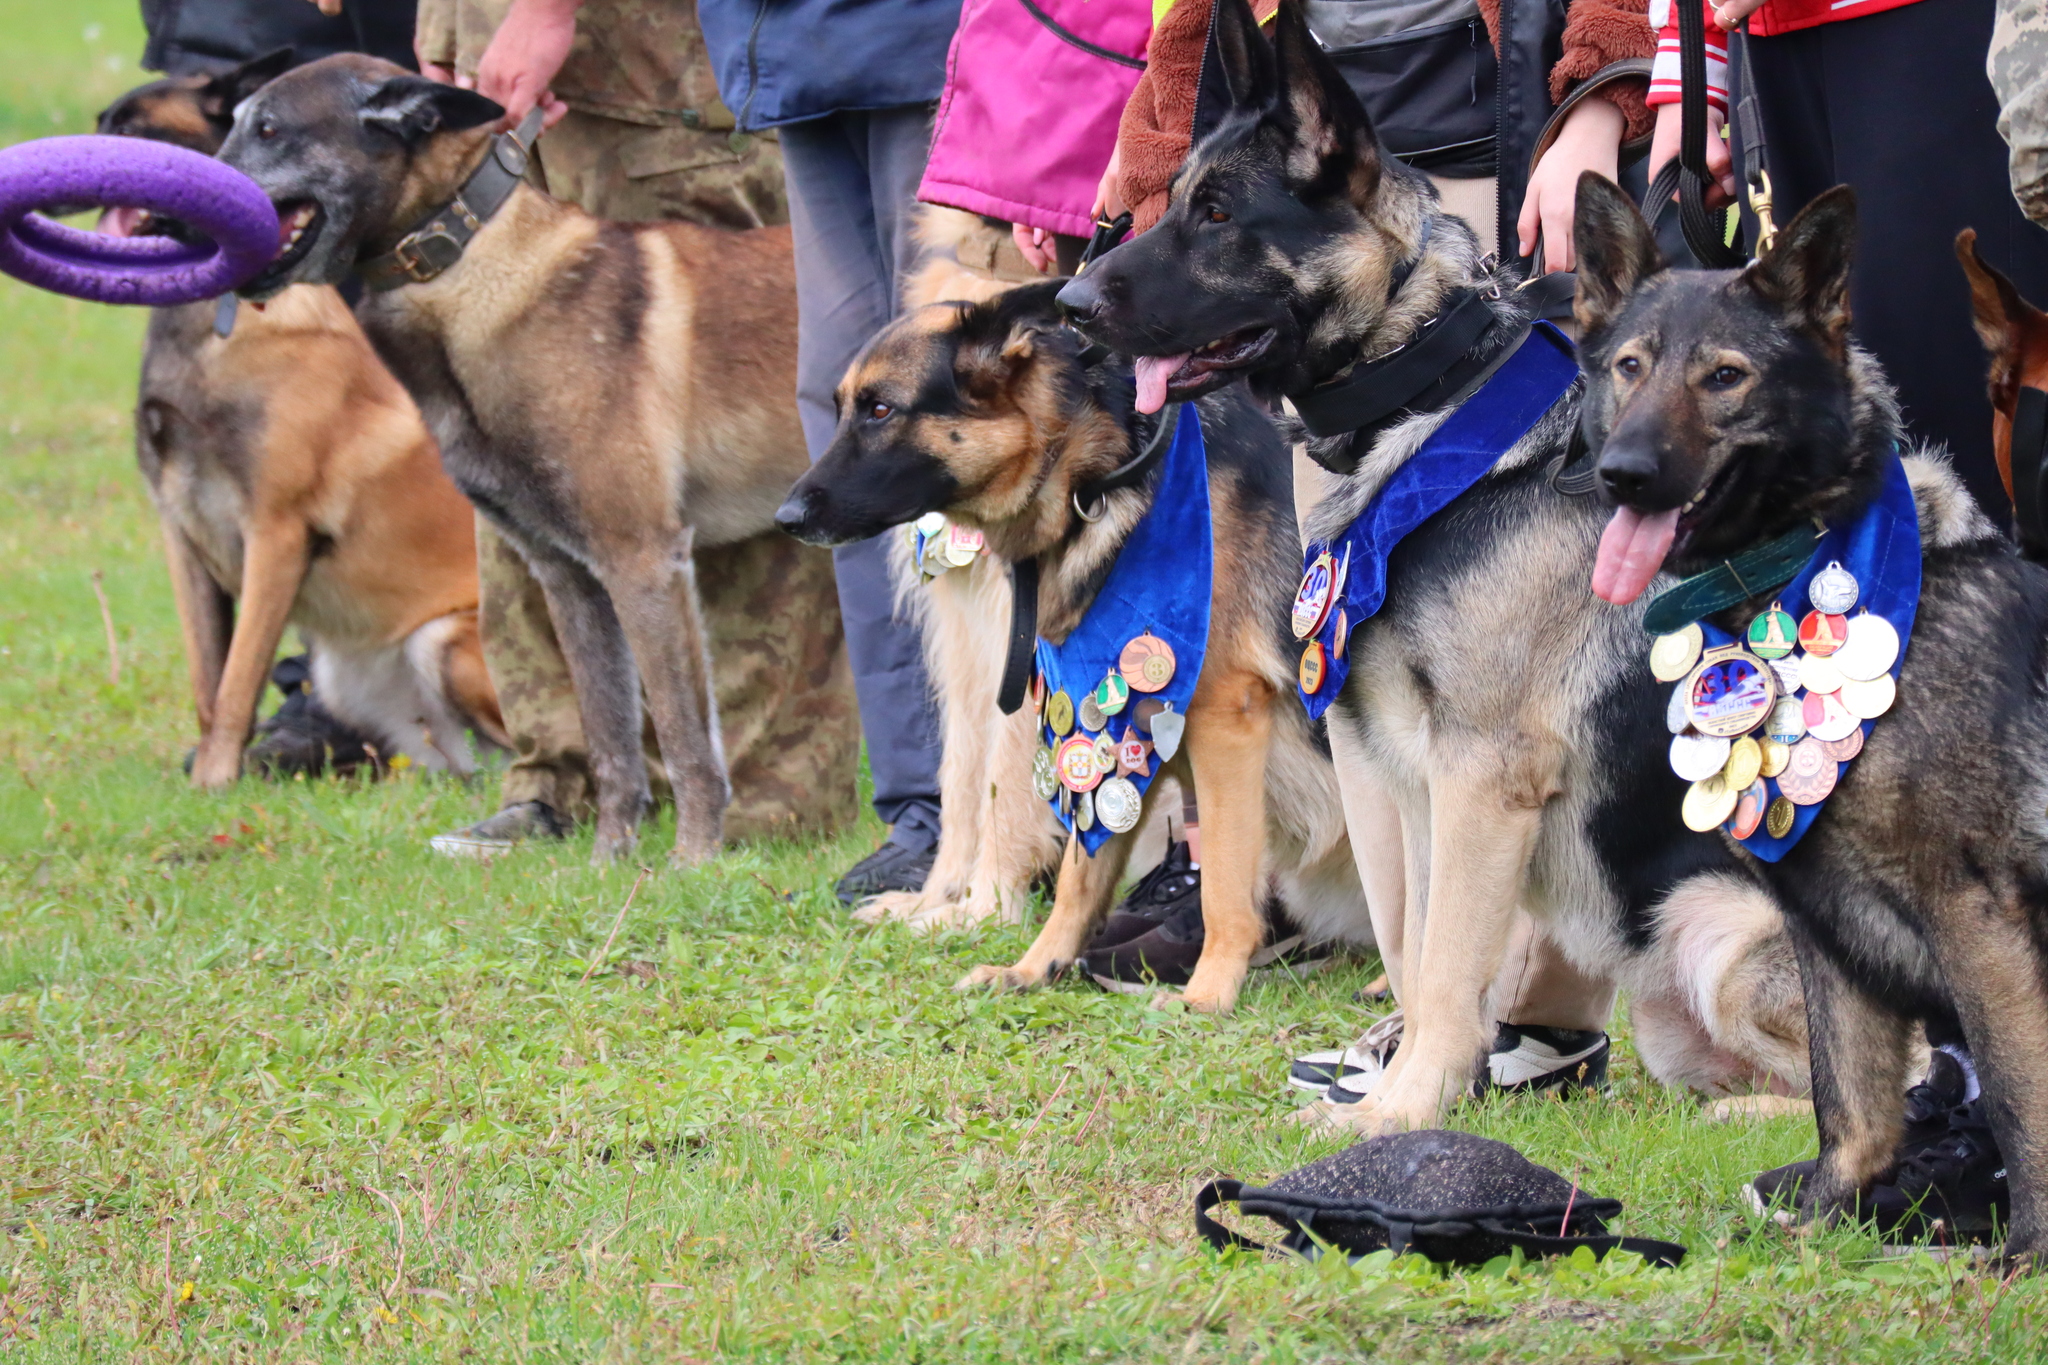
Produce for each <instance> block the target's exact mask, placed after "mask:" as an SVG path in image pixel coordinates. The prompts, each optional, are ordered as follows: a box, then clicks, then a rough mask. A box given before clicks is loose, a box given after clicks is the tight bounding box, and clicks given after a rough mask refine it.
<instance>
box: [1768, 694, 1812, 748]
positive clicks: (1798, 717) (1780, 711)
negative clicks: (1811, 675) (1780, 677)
mask: <svg viewBox="0 0 2048 1365" xmlns="http://www.w3.org/2000/svg"><path fill="white" fill-rule="evenodd" d="M1764 734H1765V735H1766V736H1767V737H1769V738H1771V739H1775V740H1776V741H1778V743H1780V744H1797V743H1798V742H1799V741H1800V740H1802V739H1805V738H1806V708H1805V706H1804V705H1803V704H1802V703H1801V702H1800V700H1799V698H1797V697H1780V698H1778V704H1777V705H1776V706H1773V707H1772V708H1771V717H1770V719H1769V720H1767V721H1765V722H1764Z"/></svg>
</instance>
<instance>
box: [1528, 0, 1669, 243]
mask: <svg viewBox="0 0 2048 1365" xmlns="http://www.w3.org/2000/svg"><path fill="white" fill-rule="evenodd" d="M1680 2H1681V3H1683V0H1680ZM1659 126H1660V127H1661V126H1662V125H1661V124H1660V125H1659ZM1626 127H1627V120H1625V119H1624V118H1623V117H1622V115H1621V110H1619V109H1617V108H1615V107H1614V105H1612V104H1610V103H1609V102H1608V101H1606V100H1604V99H1601V98H1599V97H1598V96H1592V97H1589V98H1587V99H1585V100H1582V101H1581V102H1580V103H1579V106H1578V107H1577V108H1576V109H1573V110H1572V111H1571V113H1569V114H1567V115H1566V116H1565V120H1564V127H1562V128H1560V129H1558V130H1557V141H1555V142H1553V143H1551V144H1550V149H1549V150H1548V151H1546V152H1544V153H1543V159H1542V160H1541V161H1538V162H1537V163H1536V170H1535V172H1534V173H1533V174H1532V175H1530V177H1529V191H1528V193H1527V194H1525V195H1524V196H1523V197H1522V213H1521V216H1520V217H1519V218H1518V219H1517V220H1516V222H1515V234H1516V238H1517V241H1516V246H1515V254H1516V255H1518V256H1527V255H1529V254H1530V253H1532V252H1534V251H1535V250H1536V241H1537V237H1538V235H1539V234H1540V235H1541V237H1542V241H1543V269H1544V270H1545V272H1549V271H1552V270H1570V269H1572V268H1573V267H1574V266H1575V265H1576V264H1577V262H1576V261H1575V260H1574V259H1573V256H1572V213H1573V210H1574V209H1575V208H1576V207H1577V202H1578V194H1579V173H1580V172H1581V171H1598V172H1600V174H1602V175H1604V176H1606V177H1607V178H1608V179H1609V180H1612V179H1614V177H1615V172H1616V169H1617V168H1618V166H1619V163H1620V160H1621V134H1622V131H1623V130H1624V129H1625V128H1626Z"/></svg>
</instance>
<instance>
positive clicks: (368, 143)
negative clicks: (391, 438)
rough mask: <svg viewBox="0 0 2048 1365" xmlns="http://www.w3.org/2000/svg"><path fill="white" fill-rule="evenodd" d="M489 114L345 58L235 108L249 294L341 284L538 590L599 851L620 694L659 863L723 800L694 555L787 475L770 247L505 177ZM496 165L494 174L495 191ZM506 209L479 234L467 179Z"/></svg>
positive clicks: (761, 522) (786, 408) (718, 830)
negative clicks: (578, 735)
mask: <svg viewBox="0 0 2048 1365" xmlns="http://www.w3.org/2000/svg"><path fill="white" fill-rule="evenodd" d="M503 116H504V111H503V110H502V109H501V108H499V106H498V105H497V104H495V103H493V102H492V101H490V100H488V99H485V98H484V97H483V96H481V95H478V94H476V93H474V92H472V91H468V90H461V89H458V88H456V87H454V86H448V85H442V84H439V83H437V82H435V81H431V80H427V79H425V78H423V77H420V76H415V75H412V74H410V73H408V72H406V71H403V70H401V69H400V68H398V67H396V66H393V65H391V64H390V63H388V62H382V61H378V60H377V59H375V58H372V57H364V56H359V55H355V54H342V55H338V56H333V57H328V58H324V59H322V60H321V61H318V62H314V63H311V64H310V65H307V66H303V67H300V68H298V69H297V70H295V71H291V72H289V73H287V74H286V75H284V76H281V77H279V78H278V79H277V80H275V81H273V82H271V83H270V84H269V85H266V86H265V87H263V89H261V90H260V91H258V92H257V93H256V94H255V95H254V96H252V97H251V98H249V99H248V100H246V101H244V102H243V103H242V105H241V106H240V107H239V108H238V109H237V110H236V113H235V127H234V131H233V132H232V133H231V134H230V135H229V136H228V140H227V143H226V145H225V146H224V147H223V148H222V149H221V159H222V160H223V161H225V162H226V163H227V164H229V165H231V166H233V167H235V168H236V169H238V170H241V171H243V172H245V173H246V174H248V175H250V176H251V177H253V178H254V179H255V180H256V182H257V183H258V184H259V185H261V186H263V188H264V190H265V191H266V192H267V193H268V194H269V195H270V197H271V198H272V200H273V201H275V202H276V204H277V205H278V209H279V213H280V215H281V218H282V222H283V228H282V232H283V234H284V236H283V238H282V240H281V241H280V247H281V248H282V250H281V253H280V255H279V256H278V259H277V260H276V261H275V262H274V263H273V264H272V265H271V266H270V267H269V268H268V269H267V270H266V271H265V272H264V273H263V274H262V275H261V276H259V277H258V278H257V279H255V280H254V281H252V282H250V283H249V284H247V285H245V286H244V287H243V291H242V292H243V293H244V295H245V296H247V297H250V298H256V299H262V298H267V297H270V296H271V295H274V294H275V293H276V292H277V291H279V290H280V289H282V288H284V287H285V286H286V285H287V284H290V283H292V282H294V281H319V282H323V283H332V282H335V281H338V280H341V279H343V278H345V277H346V276H347V275H348V274H349V273H350V272H351V271H354V270H357V269H358V268H359V267H360V268H361V269H362V270H363V271H364V272H365V273H366V275H367V276H371V277H373V283H375V282H377V281H378V280H381V281H382V282H383V283H385V284H390V285H393V286H395V287H390V288H388V289H385V290H384V292H379V293H373V294H371V295H370V296H369V297H367V298H366V299H365V300H364V302H363V304H362V305H361V307H360V309H359V312H358V316H359V317H360V318H361V320H362V323H363V327H364V330H365V331H366V332H367V333H368V335H369V337H370V340H371V342H372V343H373V344H374V345H375V346H376V347H377V350H378V352H379V354H381V355H382V356H383V357H384V359H385V362H386V363H387V364H389V365H390V366H391V369H392V371H393V373H395V374H397V375H398V376H399V378H400V379H401V381H403V382H404V384H405V385H406V386H407V388H408V389H409V390H410V391H411V393H412V396H413V398H414V401H416V402H417V403H418V404H419V407H420V410H421V412H422V413H424V414H425V416H426V420H427V425H428V428H429V429H430V430H431V431H432V432H433V433H434V435H435V438H436V439H437V440H438V441H439V442H440V445H441V458H442V461H443V463H444V464H445V465H446V466H447V468H448V472H449V474H450V475H451V476H453V478H454V480H455V484H456V486H457V487H458V488H460V489H461V490H462V492H463V493H464V494H466V495H467V496H468V497H469V499H470V501H471V502H473V503H475V504H476V506H477V507H478V508H479V509H480V510H481V511H482V512H483V513H484V515H485V516H487V517H489V518H490V519H491V521H492V523H493V525H495V526H496V527H497V528H498V529H499V530H500V531H501V532H502V533H503V534H504V536H505V538H506V540H507V541H508V542H509V543H511V544H512V545H513V546H514V547H515V548H516V549H517V550H518V551H519V553H520V554H521V555H523V556H524V557H525V559H526V561H527V563H528V565H529V566H530V567H531V569H532V571H533V575H534V577H535V579H536V580H537V581H538V582H539V583H540V585H541V587H542V590H543V592H544V593H545V594H546V597H547V602H548V610H549V614H550V615H551V617H552V618H553V621H554V625H555V630H556V632H557V634H558V635H559V637H560V639H561V641H562V645H563V651H564V653H565V655H566V656H567V659H568V663H569V669H570V673H571V676H572V678H573V679H574V682H575V687H576V698H577V704H578V707H579V709H580V710H581V713H582V718H583V729H584V734H585V737H586V739H587V741H588V743H589V746H590V753H591V766H592V769H593V771H594V774H595V776H596V780H597V847H596V856H597V857H598V858H599V859H607V858H612V857H616V856H619V855H621V854H623V853H624V852H625V851H626V850H627V849H629V848H630V847H631V846H632V844H633V842H634V839H635V832H636V828H637V825H638V823H639V820H640V817H641V815H642V813H643V812H644V811H645V809H646V808H647V805H648V785H647V778H646V771H645V769H644V767H643V764H642V760H641V757H640V748H639V746H640V733H641V724H642V719H641V694H642V691H643V689H644V692H645V695H646V704H647V707H648V709H649V711H650V712H651V714H652V717H653V721H654V729H655V734H656V736H657V738H658V740H659V742H660V745H661V753H662V760H663V763H664V765H665V766H666V768H667V771H668V775H669V779H670V783H671V785H672V786H673V788H674V790H675V797H676V842H675V849H674V855H673V856H674V857H675V858H676V859H677V860H678V861H683V862H688V861H693V860H698V859H703V858H707V857H710V856H711V855H712V854H713V853H715V852H716V851H717V849H718V847H719V844H720V841H721V837H722V828H723V819H724V812H725V807H726V804H727V799H728V796H729V781H728V778H727V774H726V767H725V759H724V755H723V753H722V751H721V749H720V741H719V728H718V724H717V717H716V715H715V714H714V706H715V703H714V701H713V698H712V693H711V687H710V676H709V664H708V659H707V656H706V646H705V635H704V627H703V622H702V620H701V616H700V612H699V610H698V607H697V598H696V589H695V580H694V568H693V565H692V561H691V554H692V552H693V551H694V550H696V549H703V548H708V547H712V546H718V545H725V544H730V543H732V542H735V541H739V540H743V539H746V538H747V537H750V536H754V535H758V534H761V533H763V532H765V531H767V530H768V529H769V528H770V527H771V526H772V525H773V521H772V518H773V515H774V512H775V508H776V506H777V505H778V504H779V503H780V502H781V501H782V498H783V496H784V494H786V493H787V492H788V490H789V486H790V484H791V483H793V482H795V480H796V478H797V476H798V475H800V474H801V473H803V471H804V469H805V468H806V464H807V462H806V459H805V452H804V442H803V434H802V432H801V430H800V429H799V427H798V425H797V415H796V405H795V402H794V399H793V395H794V393H795V363H796V289H795V282H794V276H793V272H792V266H791V256H790V237H789V230H788V229H787V228H761V229H756V230H753V231H748V232H724V231H717V230H713V229H708V228H701V227H696V226H693V225H690V224H684V223H611V222H603V221H600V220H598V219H595V218H593V217H591V216H590V215H589V214H587V213H584V212H583V211H581V210H580V209H577V208H575V207H573V206H572V205H569V204H564V203H561V202H558V201H556V200H554V199H551V198H549V197H548V196H547V195H545V194H543V193H542V192H540V191H539V190H537V189H535V188H533V187H532V186H531V185H530V184H527V183H525V182H524V181H516V183H510V184H509V185H508V184H507V182H506V179H505V178H504V177H507V176H511V177H516V175H517V171H516V170H514V169H511V168H515V167H523V165H524V152H523V149H521V148H520V147H519V145H518V144H517V142H516V141H515V140H514V139H512V138H511V137H509V136H506V137H494V135H493V128H494V127H495V126H496V125H497V124H498V123H500V122H501V121H502V119H503ZM499 172H503V173H504V174H503V176H500V175H499ZM487 181H488V182H490V183H492V184H494V185H495V186H496V187H497V188H496V189H494V190H493V191H492V194H493V195H496V194H502V196H503V197H502V199H500V200H498V202H497V207H496V209H495V212H487V213H483V214H480V213H479V212H477V211H476V210H475V209H474V208H473V207H472V206H471V205H470V203H469V200H468V199H466V198H464V197H463V196H464V195H465V193H467V194H468V195H469V196H470V197H472V198H478V199H479V200H481V199H482V198H483V197H484V191H483V190H481V189H480V188H478V187H480V186H482V185H484V184H485V183H486V182H487Z"/></svg>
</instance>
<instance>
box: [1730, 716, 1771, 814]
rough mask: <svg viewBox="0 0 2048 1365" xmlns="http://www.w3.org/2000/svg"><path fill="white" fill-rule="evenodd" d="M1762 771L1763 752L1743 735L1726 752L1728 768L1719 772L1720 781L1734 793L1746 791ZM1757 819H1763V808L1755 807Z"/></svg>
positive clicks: (1753, 741)
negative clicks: (1734, 791)
mask: <svg viewBox="0 0 2048 1365" xmlns="http://www.w3.org/2000/svg"><path fill="white" fill-rule="evenodd" d="M1763 770H1764V751H1763V748H1762V746H1760V745H1759V744H1758V743H1757V742H1756V741H1755V740H1753V739H1751V738H1750V737H1749V736H1748V735H1744V736H1743V737H1742V738H1741V739H1738V740H1736V741H1735V743H1734V744H1733V745H1732V746H1731V747H1730V748H1729V750H1728V766H1727V767H1725V768H1723V769H1722V770H1721V780H1722V781H1723V782H1726V783H1727V784H1728V785H1729V786H1730V787H1731V788H1733V789H1734V790H1736V791H1739V792H1742V791H1748V790H1749V789H1750V787H1751V786H1752V785H1754V784H1755V782H1756V780H1757V778H1758V777H1759V776H1761V775H1762V773H1763ZM1757 818H1758V819H1762V818H1763V807H1762V806H1761V805H1759V806H1758V807H1757Z"/></svg>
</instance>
